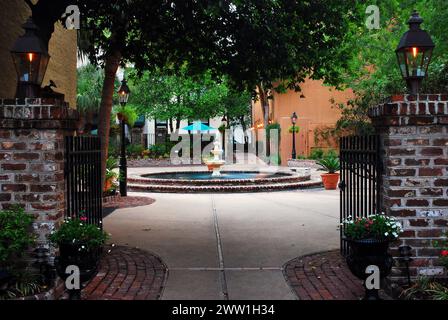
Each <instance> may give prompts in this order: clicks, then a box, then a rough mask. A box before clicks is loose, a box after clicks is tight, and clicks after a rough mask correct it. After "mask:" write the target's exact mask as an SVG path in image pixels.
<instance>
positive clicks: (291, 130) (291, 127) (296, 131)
mask: <svg viewBox="0 0 448 320" xmlns="http://www.w3.org/2000/svg"><path fill="white" fill-rule="evenodd" d="M288 131H289V133H293V132H294V133H299V131H300V127H299V126H290V127H289V129H288Z"/></svg>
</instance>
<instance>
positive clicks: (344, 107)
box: [316, 0, 448, 140]
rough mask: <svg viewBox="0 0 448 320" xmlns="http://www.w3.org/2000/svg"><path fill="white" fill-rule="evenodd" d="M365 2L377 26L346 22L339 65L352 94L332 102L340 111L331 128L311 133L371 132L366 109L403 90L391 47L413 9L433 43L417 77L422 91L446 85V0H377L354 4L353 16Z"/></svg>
mask: <svg viewBox="0 0 448 320" xmlns="http://www.w3.org/2000/svg"><path fill="white" fill-rule="evenodd" d="M368 5H377V6H378V7H379V9H380V29H368V28H367V27H366V26H365V25H364V21H365V20H362V21H353V22H350V28H349V33H348V34H347V37H346V41H345V42H344V43H342V44H341V45H343V46H345V47H347V49H344V51H345V52H349V53H350V54H349V55H348V56H347V57H346V59H347V61H348V67H347V68H346V69H345V70H341V71H342V72H341V74H342V77H343V79H344V80H343V84H344V85H345V87H346V88H352V89H353V90H354V93H355V98H353V99H351V100H349V101H347V102H346V103H342V104H338V105H335V107H337V108H339V109H340V110H341V112H342V117H341V119H340V120H339V121H338V122H337V124H336V128H324V129H323V130H317V132H316V138H317V139H318V140H319V139H321V138H323V139H327V138H331V137H337V136H338V135H343V134H347V133H348V132H356V133H358V134H368V133H371V132H372V131H373V128H372V126H371V124H370V120H369V118H368V116H367V111H368V109H369V108H370V107H371V106H373V105H375V104H378V103H380V102H381V101H383V99H384V98H386V97H388V96H390V95H393V94H400V93H405V92H406V91H407V88H406V83H405V81H404V80H403V78H402V77H401V74H400V70H399V67H398V63H397V58H396V55H395V49H396V48H397V45H398V43H399V41H400V39H401V37H402V35H403V34H404V32H406V31H407V30H408V28H409V26H408V24H407V21H408V20H409V18H410V16H411V13H412V11H413V10H414V9H416V10H418V12H419V14H420V16H421V17H422V18H423V19H424V23H423V24H422V28H423V29H425V30H426V31H428V32H429V34H430V35H431V37H432V39H433V40H434V43H435V44H436V48H435V49H434V52H433V57H432V61H431V64H430V65H429V69H428V78H427V79H426V80H425V81H424V82H423V88H422V92H425V93H441V92H442V93H443V92H447V90H448V51H447V49H448V33H447V32H446V27H445V22H444V21H445V20H446V17H447V15H448V2H446V1H440V0H418V1H417V0H377V1H370V2H368V3H364V2H361V3H358V4H357V6H356V11H357V14H356V15H357V16H364V18H367V14H366V13H365V11H366V8H367V6H368Z"/></svg>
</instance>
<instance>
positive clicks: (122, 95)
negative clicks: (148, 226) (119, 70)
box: [118, 77, 131, 197]
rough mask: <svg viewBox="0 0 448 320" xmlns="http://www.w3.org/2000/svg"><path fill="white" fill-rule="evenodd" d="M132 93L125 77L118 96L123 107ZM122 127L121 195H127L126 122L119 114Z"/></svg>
mask: <svg viewBox="0 0 448 320" xmlns="http://www.w3.org/2000/svg"><path fill="white" fill-rule="evenodd" d="M130 94H131V90H130V89H129V87H128V84H127V81H126V79H125V78H124V77H123V80H122V81H121V86H120V88H119V89H118V98H119V101H120V104H121V106H122V107H125V106H126V103H128V100H129V95H130ZM119 120H120V127H121V152H120V179H119V180H120V195H121V196H122V197H126V196H127V194H128V192H127V189H128V186H127V184H128V181H127V175H128V170H127V163H126V131H125V128H126V123H125V120H126V119H125V118H124V116H123V115H120V116H119Z"/></svg>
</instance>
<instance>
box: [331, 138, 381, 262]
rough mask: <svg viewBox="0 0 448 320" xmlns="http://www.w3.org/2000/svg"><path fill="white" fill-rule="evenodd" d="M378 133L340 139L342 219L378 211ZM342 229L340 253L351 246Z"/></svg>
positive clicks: (345, 251)
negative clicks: (348, 244)
mask: <svg viewBox="0 0 448 320" xmlns="http://www.w3.org/2000/svg"><path fill="white" fill-rule="evenodd" d="M379 147H380V140H379V136H377V135H371V136H349V137H342V138H341V139H340V160H341V171H340V172H341V177H340V183H339V188H340V191H341V198H340V221H341V223H342V221H343V220H344V219H346V218H347V217H349V216H351V217H353V218H357V217H365V216H368V215H370V214H375V213H379V211H380V210H381V203H380V199H381V198H380V185H381V174H382V165H381V155H380V148H379ZM343 234H344V230H343V226H341V228H340V236H341V253H342V254H343V255H346V254H347V253H348V246H347V243H346V241H345V240H344V237H343Z"/></svg>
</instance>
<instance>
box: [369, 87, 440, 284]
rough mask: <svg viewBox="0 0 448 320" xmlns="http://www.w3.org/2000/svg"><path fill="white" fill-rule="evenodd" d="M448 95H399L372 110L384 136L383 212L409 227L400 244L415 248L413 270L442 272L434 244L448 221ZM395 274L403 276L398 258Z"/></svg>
mask: <svg viewBox="0 0 448 320" xmlns="http://www.w3.org/2000/svg"><path fill="white" fill-rule="evenodd" d="M447 100H448V95H417V96H415V95H404V96H394V97H392V98H390V99H389V101H388V102H387V103H384V104H382V105H379V106H377V107H375V108H372V109H371V110H370V117H371V119H372V121H373V124H374V126H375V128H376V130H377V132H378V133H379V134H380V135H381V141H382V150H383V159H384V175H383V182H382V197H383V206H384V211H385V212H386V213H387V214H388V215H391V216H395V217H397V218H398V219H399V220H400V221H401V222H402V224H403V226H404V233H403V234H402V236H401V239H400V240H399V241H398V242H397V243H395V244H394V245H393V246H392V250H391V252H392V253H393V255H394V256H396V257H398V250H397V249H398V246H399V245H401V244H407V245H410V246H411V247H412V248H413V258H414V260H413V262H412V263H411V270H410V271H411V275H412V276H417V275H443V274H446V270H444V269H443V267H441V266H440V265H439V263H438V260H437V256H438V255H439V252H440V250H438V249H436V248H434V247H433V241H434V240H437V239H439V238H440V237H441V236H442V235H443V233H444V232H446V231H447V226H448V101H447ZM398 261H399V260H398V259H396V262H397V264H396V267H395V268H394V270H393V273H392V276H391V279H392V280H396V281H397V282H400V280H403V276H404V271H405V269H404V267H403V265H401V264H399V263H398Z"/></svg>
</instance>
